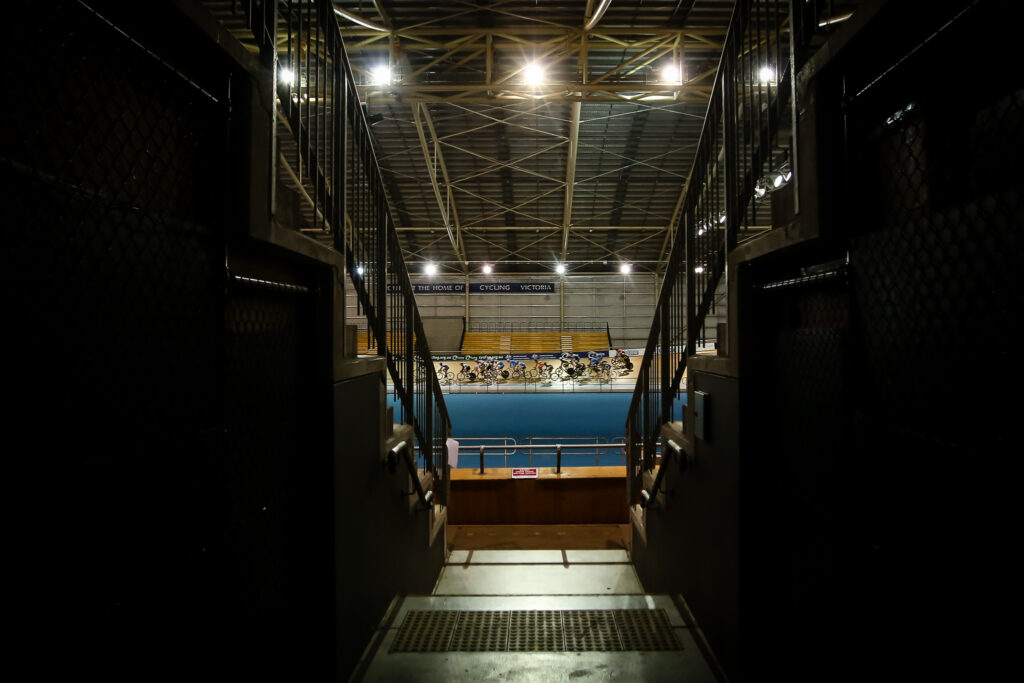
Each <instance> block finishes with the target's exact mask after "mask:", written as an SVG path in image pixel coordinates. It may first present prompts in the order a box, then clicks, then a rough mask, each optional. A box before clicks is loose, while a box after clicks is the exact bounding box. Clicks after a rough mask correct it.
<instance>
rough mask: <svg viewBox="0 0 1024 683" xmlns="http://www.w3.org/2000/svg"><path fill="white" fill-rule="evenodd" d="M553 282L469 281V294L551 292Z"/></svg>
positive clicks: (553, 289)
mask: <svg viewBox="0 0 1024 683" xmlns="http://www.w3.org/2000/svg"><path fill="white" fill-rule="evenodd" d="M554 291H555V283H554V282H471V283H470V284H469V292H470V294H553V293H554Z"/></svg>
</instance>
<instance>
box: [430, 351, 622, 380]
mask: <svg viewBox="0 0 1024 683" xmlns="http://www.w3.org/2000/svg"><path fill="white" fill-rule="evenodd" d="M602 356H603V354H600V353H597V352H596V351H591V352H589V353H588V354H587V357H586V358H585V359H584V358H580V357H579V356H577V355H576V354H573V353H563V354H562V355H561V358H560V359H559V361H558V363H559V364H558V366H557V367H556V366H554V365H552V364H551V363H548V362H546V361H543V360H538V361H535V364H534V367H532V368H527V366H526V363H525V362H523V361H520V360H512V359H509V358H506V359H504V360H502V359H498V358H495V357H493V356H486V357H484V358H480V359H478V360H476V361H475V362H465V361H461V362H460V363H459V364H460V366H461V367H460V368H459V369H458V370H453V369H452V368H451V367H450V366H448V364H446V363H441V365H440V367H439V369H438V373H437V379H438V380H439V381H440V382H441V384H452V383H453V382H455V383H457V384H472V383H474V382H479V383H482V384H498V383H500V382H505V381H520V382H552V381H561V382H567V381H571V382H585V381H598V382H610V381H612V379H614V378H615V377H619V376H622V375H626V374H628V373H629V371H630V370H632V369H633V362H632V361H631V360H630V359H629V356H628V355H626V352H625V351H623V350H622V349H616V355H615V356H612V357H610V358H603V357H602Z"/></svg>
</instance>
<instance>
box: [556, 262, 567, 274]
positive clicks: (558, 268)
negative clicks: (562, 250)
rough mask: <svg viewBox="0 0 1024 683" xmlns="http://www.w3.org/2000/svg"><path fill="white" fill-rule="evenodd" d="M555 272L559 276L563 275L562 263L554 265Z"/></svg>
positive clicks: (563, 265) (563, 266)
mask: <svg viewBox="0 0 1024 683" xmlns="http://www.w3.org/2000/svg"><path fill="white" fill-rule="evenodd" d="M555 272H556V273H558V274H559V275H565V264H564V263H556V264H555Z"/></svg>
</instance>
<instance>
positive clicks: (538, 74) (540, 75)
mask: <svg viewBox="0 0 1024 683" xmlns="http://www.w3.org/2000/svg"><path fill="white" fill-rule="evenodd" d="M523 78H524V79H525V80H526V84H527V85H533V86H537V85H540V84H541V83H543V82H544V69H542V68H541V66H540V64H538V63H537V62H532V63H530V64H529V65H527V67H526V69H524V70H523Z"/></svg>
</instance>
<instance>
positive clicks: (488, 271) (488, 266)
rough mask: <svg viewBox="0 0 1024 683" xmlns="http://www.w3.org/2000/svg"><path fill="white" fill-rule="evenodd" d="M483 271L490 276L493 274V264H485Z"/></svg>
mask: <svg viewBox="0 0 1024 683" xmlns="http://www.w3.org/2000/svg"><path fill="white" fill-rule="evenodd" d="M481 270H482V271H484V273H487V274H488V275H490V273H491V264H489V263H485V264H484V267H483V268H481Z"/></svg>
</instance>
